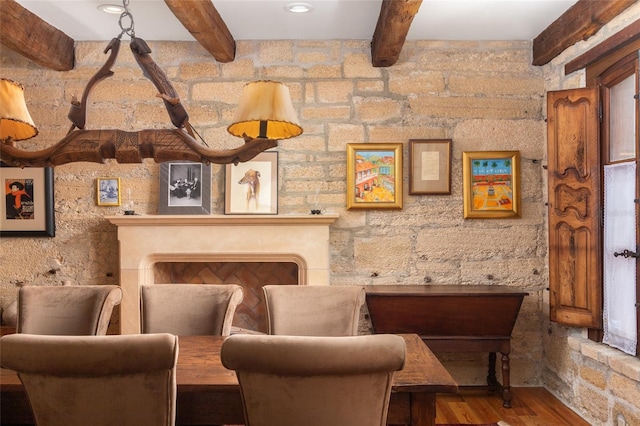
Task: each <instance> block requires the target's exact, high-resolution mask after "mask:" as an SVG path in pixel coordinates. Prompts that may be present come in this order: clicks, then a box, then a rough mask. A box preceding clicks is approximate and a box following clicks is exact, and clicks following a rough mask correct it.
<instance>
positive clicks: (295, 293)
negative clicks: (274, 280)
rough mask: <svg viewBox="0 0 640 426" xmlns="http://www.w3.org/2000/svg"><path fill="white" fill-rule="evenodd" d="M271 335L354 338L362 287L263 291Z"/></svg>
mask: <svg viewBox="0 0 640 426" xmlns="http://www.w3.org/2000/svg"><path fill="white" fill-rule="evenodd" d="M262 290H263V292H264V301H265V304H266V308H267V322H268V333H269V334H287V335H291V336H355V335H357V334H358V323H359V321H360V308H361V307H362V305H363V304H364V301H365V292H364V288H363V287H360V286H319V285H318V286H315V285H266V286H264V287H262Z"/></svg>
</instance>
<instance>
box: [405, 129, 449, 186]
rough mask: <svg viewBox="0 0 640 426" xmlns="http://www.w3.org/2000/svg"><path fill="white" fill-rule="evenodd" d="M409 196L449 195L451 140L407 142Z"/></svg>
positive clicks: (415, 140) (412, 140) (411, 140)
mask: <svg viewBox="0 0 640 426" xmlns="http://www.w3.org/2000/svg"><path fill="white" fill-rule="evenodd" d="M409 194H410V195H449V194H451V139H410V140H409Z"/></svg>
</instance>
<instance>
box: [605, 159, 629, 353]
mask: <svg viewBox="0 0 640 426" xmlns="http://www.w3.org/2000/svg"><path fill="white" fill-rule="evenodd" d="M635 196H636V165H635V163H634V162H629V163H619V164H612V165H608V166H605V169H604V339H603V342H604V343H606V344H608V345H610V346H613V347H614V348H618V349H620V350H622V351H624V352H626V353H628V354H631V355H635V354H636V343H637V330H636V324H637V323H636V307H635V303H636V259H634V258H628V259H625V258H624V257H622V256H617V257H616V256H614V255H613V254H614V253H616V252H618V253H620V252H622V251H623V250H625V249H628V250H631V251H635V250H636V226H637V218H636V214H635V205H634V202H633V200H634V198H635Z"/></svg>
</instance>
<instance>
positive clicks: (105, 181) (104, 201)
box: [96, 177, 120, 206]
mask: <svg viewBox="0 0 640 426" xmlns="http://www.w3.org/2000/svg"><path fill="white" fill-rule="evenodd" d="M96 204H97V205H99V206H119V205H120V178H117V177H104V178H98V179H96Z"/></svg>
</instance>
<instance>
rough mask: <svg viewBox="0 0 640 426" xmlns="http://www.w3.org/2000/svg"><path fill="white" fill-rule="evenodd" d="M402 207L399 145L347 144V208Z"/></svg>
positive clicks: (400, 152)
mask: <svg viewBox="0 0 640 426" xmlns="http://www.w3.org/2000/svg"><path fill="white" fill-rule="evenodd" d="M401 208H402V144H401V143H350V144H347V209H401Z"/></svg>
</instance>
